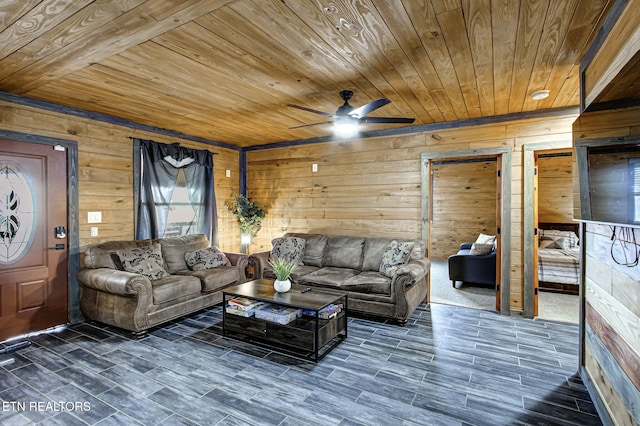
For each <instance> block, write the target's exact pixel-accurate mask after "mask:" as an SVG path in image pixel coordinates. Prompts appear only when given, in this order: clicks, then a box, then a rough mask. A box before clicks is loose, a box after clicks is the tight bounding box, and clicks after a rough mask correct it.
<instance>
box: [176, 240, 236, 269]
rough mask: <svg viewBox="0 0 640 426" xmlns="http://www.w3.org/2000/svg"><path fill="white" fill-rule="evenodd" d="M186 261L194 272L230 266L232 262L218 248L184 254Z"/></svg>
mask: <svg viewBox="0 0 640 426" xmlns="http://www.w3.org/2000/svg"><path fill="white" fill-rule="evenodd" d="M184 261H185V262H187V266H188V267H189V269H191V270H192V271H203V270H205V269H213V268H219V267H220V266H229V265H231V262H230V261H229V259H227V256H225V255H224V253H223V252H221V251H220V249H219V248H218V247H215V246H214V247H207V248H203V249H200V250H195V251H188V252H186V253H185V254H184Z"/></svg>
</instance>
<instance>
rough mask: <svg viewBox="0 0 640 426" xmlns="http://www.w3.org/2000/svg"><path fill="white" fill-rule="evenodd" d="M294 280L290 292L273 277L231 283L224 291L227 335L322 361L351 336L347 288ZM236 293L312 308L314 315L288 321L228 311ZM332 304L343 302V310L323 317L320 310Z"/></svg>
mask: <svg viewBox="0 0 640 426" xmlns="http://www.w3.org/2000/svg"><path fill="white" fill-rule="evenodd" d="M308 288H309V287H306V286H302V285H296V284H293V285H292V286H291V290H289V291H288V292H286V293H278V292H276V291H275V290H274V288H273V280H264V279H260V280H254V281H249V282H246V283H244V284H239V285H236V286H233V287H227V288H225V289H224V291H223V294H222V296H223V297H222V306H223V309H222V312H223V315H222V318H223V319H222V334H223V336H225V337H226V336H228V337H234V338H240V339H243V340H247V341H251V342H252V343H256V344H259V345H262V346H266V347H268V348H270V349H275V350H278V351H280V352H285V353H287V354H290V355H294V356H297V357H301V358H305V359H309V360H312V361H315V362H318V361H319V360H320V359H322V358H323V357H324V356H325V355H326V354H327V353H328V352H329V351H331V349H333V348H334V347H336V346H337V345H338V344H339V343H340V342H342V341H343V340H344V339H346V338H347V305H348V295H347V292H344V291H337V290H332V289H325V288H317V287H311V290H309V291H305V292H303V290H305V289H308ZM234 297H246V298H249V299H253V300H257V301H260V302H266V303H270V304H274V305H278V306H286V307H290V308H295V309H303V310H306V311H310V313H311V315H303V316H302V317H300V318H298V319H295V320H293V321H291V322H290V323H288V324H278V323H275V322H271V321H267V320H264V319H259V318H255V317H253V316H252V317H243V316H239V315H234V314H230V313H227V310H226V307H227V302H228V301H229V300H230V299H232V298H234ZM331 304H342V306H343V308H342V311H341V312H340V313H338V314H337V315H336V316H335V317H333V318H330V319H321V318H320V317H319V312H320V311H321V310H322V309H324V308H326V307H327V306H329V305H331Z"/></svg>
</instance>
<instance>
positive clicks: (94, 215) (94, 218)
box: [87, 212, 102, 223]
mask: <svg viewBox="0 0 640 426" xmlns="http://www.w3.org/2000/svg"><path fill="white" fill-rule="evenodd" d="M87 223H102V212H88V213H87Z"/></svg>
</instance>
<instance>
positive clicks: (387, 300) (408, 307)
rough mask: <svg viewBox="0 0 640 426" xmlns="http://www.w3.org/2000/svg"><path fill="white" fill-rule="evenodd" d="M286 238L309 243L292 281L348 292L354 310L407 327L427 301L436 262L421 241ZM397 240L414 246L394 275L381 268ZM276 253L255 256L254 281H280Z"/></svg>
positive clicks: (317, 236) (316, 236)
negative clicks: (273, 268) (276, 277)
mask: <svg viewBox="0 0 640 426" xmlns="http://www.w3.org/2000/svg"><path fill="white" fill-rule="evenodd" d="M284 236H285V237H298V238H302V239H304V240H305V244H304V256H303V258H302V263H303V265H301V266H299V267H298V268H297V269H296V270H295V271H294V273H293V276H292V278H291V279H292V281H293V282H294V283H296V284H301V285H308V286H310V287H314V286H319V287H328V288H335V289H339V290H343V291H347V292H348V293H349V311H350V312H355V313H361V314H365V315H371V316H375V317H382V318H388V319H393V320H395V321H396V322H398V323H399V324H401V325H404V324H406V323H407V320H408V319H409V316H411V313H412V312H413V311H414V310H415V308H416V307H418V306H419V305H420V304H421V303H423V301H424V300H425V299H426V296H427V274H428V273H429V268H430V261H429V259H427V258H426V257H425V245H424V242H423V241H421V240H407V239H403V238H366V237H352V236H331V235H325V234H303V233H288V234H285V235H284ZM394 240H395V241H397V242H399V243H402V242H407V241H409V242H413V243H414V245H413V249H412V250H411V253H410V255H409V257H408V260H407V261H406V263H405V264H403V265H401V266H400V267H399V268H398V269H397V271H396V272H395V273H394V274H393V275H392V276H391V277H388V276H385V275H383V274H381V273H380V272H379V270H380V264H381V262H382V256H383V252H384V251H385V249H386V248H387V246H389V244H390V243H391V242H392V241H394ZM274 241H275V240H274ZM270 254H271V252H270V251H265V252H260V253H253V254H251V255H250V256H249V264H250V265H251V266H252V267H253V269H254V278H274V274H273V272H272V271H271V270H270V269H269V264H268V262H269V257H270Z"/></svg>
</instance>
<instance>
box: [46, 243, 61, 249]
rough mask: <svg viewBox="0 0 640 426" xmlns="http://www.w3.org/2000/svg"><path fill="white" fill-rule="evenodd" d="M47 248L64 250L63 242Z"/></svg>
mask: <svg viewBox="0 0 640 426" xmlns="http://www.w3.org/2000/svg"><path fill="white" fill-rule="evenodd" d="M48 249H49V250H64V244H56V246H55V247H48Z"/></svg>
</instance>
